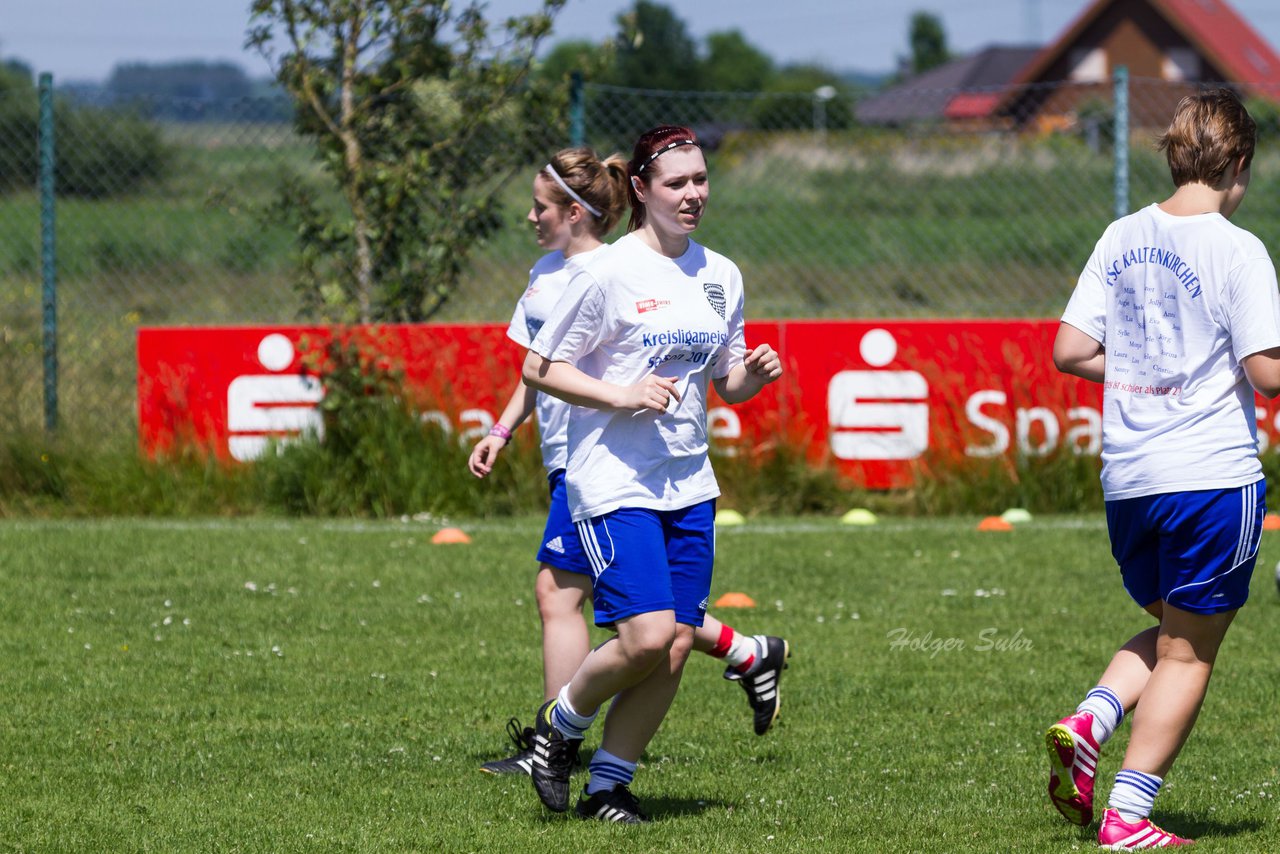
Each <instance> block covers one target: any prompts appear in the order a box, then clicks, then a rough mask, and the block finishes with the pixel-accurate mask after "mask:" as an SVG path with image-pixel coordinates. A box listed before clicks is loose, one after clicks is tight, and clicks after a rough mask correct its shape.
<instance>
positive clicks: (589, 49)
mask: <svg viewBox="0 0 1280 854" xmlns="http://www.w3.org/2000/svg"><path fill="white" fill-rule="evenodd" d="M612 61H613V52H612V50H610V49H609V47H608V46H603V47H602V46H601V45H598V44H595V43H594V42H589V41H585V40H581V39H573V40H570V41H565V42H560V43H559V44H557V45H556V46H555V47H553V48H552V49H551V51H550V52H549V53H548V54H547V55H546V57H545V58H544V59H543V60H542V61H541V62H540V63H538V75H539V76H540V77H542V78H544V79H545V80H547V82H548V83H550V84H552V85H559V84H562V83H563V82H564V80H565V79H566V78H568V77H569V75H571V74H572V73H573V72H575V71H577V72H579V73H581V74H582V76H583V77H585V78H587V79H599V78H601V77H603V76H605V74H606V73H607V72H608V69H609V67H610V63H612Z"/></svg>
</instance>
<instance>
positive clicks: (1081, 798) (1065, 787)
mask: <svg viewBox="0 0 1280 854" xmlns="http://www.w3.org/2000/svg"><path fill="white" fill-rule="evenodd" d="M1161 606H1162V603H1161V602H1160V601H1159V600H1157V601H1156V602H1155V603H1153V604H1151V605H1148V606H1147V609H1146V610H1147V611H1148V612H1149V613H1151V615H1152V616H1154V617H1155V618H1156V619H1159V618H1160V615H1161V613H1162V611H1161ZM1159 633H1160V627H1159V626H1152V627H1151V628H1149V629H1144V630H1143V631H1141V632H1138V634H1136V635H1134V636H1133V637H1132V638H1130V639H1129V641H1128V643H1126V644H1125V645H1124V646H1122V647H1120V649H1119V650H1117V651H1116V654H1115V655H1114V656H1113V657H1112V659H1111V663H1110V664H1109V665H1107V669H1106V670H1105V671H1103V674H1102V678H1101V679H1099V680H1098V686H1097V688H1095V689H1094V690H1092V691H1090V692H1089V695H1088V696H1087V697H1085V699H1084V702H1082V703H1081V704H1080V705H1079V706H1078V707H1077V709H1076V712H1075V714H1072V715H1068V716H1067V717H1065V718H1063V719H1062V720H1060V721H1058V722H1057V723H1056V724H1054V725H1053V726H1051V727H1049V730H1048V731H1047V732H1046V733H1045V748H1046V749H1047V751H1048V757H1049V802H1050V803H1052V804H1053V806H1054V807H1055V808H1056V809H1057V810H1058V812H1060V813H1062V816H1063V818H1065V819H1066V820H1067V821H1069V822H1071V823H1072V824H1076V825H1080V826H1081V827H1084V826H1085V825H1088V824H1089V823H1090V822H1091V821H1093V782H1094V776H1095V775H1096V774H1097V770H1098V755H1099V753H1100V752H1101V750H1102V745H1103V744H1105V743H1106V741H1107V739H1108V738H1110V737H1111V734H1112V732H1114V730H1115V727H1116V726H1118V725H1119V723H1120V718H1121V717H1122V716H1123V714H1124V713H1125V712H1127V711H1129V710H1130V709H1132V708H1133V707H1134V706H1135V705H1136V704H1137V702H1138V698H1139V697H1140V696H1142V691H1143V689H1144V688H1145V687H1146V685H1147V681H1148V680H1149V679H1150V677H1151V671H1152V670H1153V669H1154V668H1155V658H1156V637H1157V636H1158V635H1159ZM1104 689H1105V690H1104ZM1107 691H1110V693H1111V695H1112V696H1107V693H1106V692H1107ZM1116 703H1119V704H1120V709H1116V708H1115V704H1116Z"/></svg>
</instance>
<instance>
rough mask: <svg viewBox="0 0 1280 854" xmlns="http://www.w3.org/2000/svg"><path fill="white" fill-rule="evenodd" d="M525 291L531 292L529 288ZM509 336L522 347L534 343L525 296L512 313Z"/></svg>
mask: <svg viewBox="0 0 1280 854" xmlns="http://www.w3.org/2000/svg"><path fill="white" fill-rule="evenodd" d="M530 282H531V283H532V278H530ZM525 293H526V294H527V293H529V290H528V289H527V288H526V289H525ZM507 337H508V338H510V339H511V340H512V341H514V342H516V343H517V344H519V345H520V346H521V347H526V348H527V347H528V346H529V345H530V344H532V343H533V341H532V340H530V338H529V315H528V314H527V313H526V312H525V308H524V297H523V296H521V297H520V301H519V302H517V303H516V310H515V313H514V314H512V315H511V325H510V326H508V327H507Z"/></svg>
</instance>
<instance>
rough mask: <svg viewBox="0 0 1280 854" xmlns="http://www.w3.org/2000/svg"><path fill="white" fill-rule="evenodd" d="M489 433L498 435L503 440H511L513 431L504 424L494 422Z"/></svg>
mask: <svg viewBox="0 0 1280 854" xmlns="http://www.w3.org/2000/svg"><path fill="white" fill-rule="evenodd" d="M489 435H490V436H497V437H498V438H499V439H501V440H503V441H504V442H510V441H511V431H510V430H508V429H507V428H506V427H504V426H502V425H501V424H494V425H493V426H492V427H490V428H489Z"/></svg>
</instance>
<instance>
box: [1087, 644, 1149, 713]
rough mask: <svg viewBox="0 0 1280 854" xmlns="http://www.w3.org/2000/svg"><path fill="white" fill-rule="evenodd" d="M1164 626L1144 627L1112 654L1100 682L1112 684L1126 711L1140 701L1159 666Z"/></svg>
mask: <svg viewBox="0 0 1280 854" xmlns="http://www.w3.org/2000/svg"><path fill="white" fill-rule="evenodd" d="M1159 635H1160V627H1159V626H1152V627H1151V628H1149V629H1144V630H1143V631H1140V632H1138V633H1137V634H1136V635H1134V636H1133V637H1131V638H1130V639H1129V642H1128V643H1126V644H1125V645H1124V646H1122V647H1120V649H1119V650H1117V651H1116V654H1115V655H1114V656H1113V657H1112V658H1111V663H1110V664H1108V665H1107V669H1106V670H1104V671H1103V672H1102V677H1101V678H1100V679H1098V684H1099V685H1102V686H1105V687H1107V688H1110V689H1111V690H1112V691H1114V692H1115V695H1116V697H1118V698H1119V700H1120V704H1121V705H1122V706H1124V710H1125V711H1126V712H1128V711H1130V710H1132V709H1133V707H1134V706H1136V705H1137V704H1138V698H1139V697H1141V696H1142V692H1143V690H1145V689H1146V687H1147V681H1148V680H1149V679H1150V678H1151V671H1152V670H1154V669H1155V666H1156V638H1157V637H1158V636H1159Z"/></svg>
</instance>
